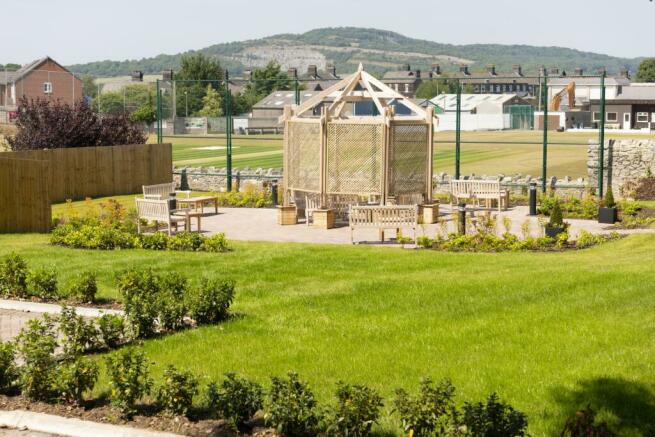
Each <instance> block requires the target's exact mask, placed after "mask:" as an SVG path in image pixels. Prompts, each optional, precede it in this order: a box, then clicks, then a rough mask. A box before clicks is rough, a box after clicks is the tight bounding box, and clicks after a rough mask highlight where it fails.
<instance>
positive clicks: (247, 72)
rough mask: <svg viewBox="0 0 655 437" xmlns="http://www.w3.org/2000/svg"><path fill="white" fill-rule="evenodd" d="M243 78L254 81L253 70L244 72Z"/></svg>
mask: <svg viewBox="0 0 655 437" xmlns="http://www.w3.org/2000/svg"><path fill="white" fill-rule="evenodd" d="M243 78H244V79H245V80H250V79H252V70H243Z"/></svg>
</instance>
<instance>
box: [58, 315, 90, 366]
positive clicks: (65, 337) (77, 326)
mask: <svg viewBox="0 0 655 437" xmlns="http://www.w3.org/2000/svg"><path fill="white" fill-rule="evenodd" d="M58 321H59V332H61V334H62V335H61V346H62V349H63V354H64V356H65V357H68V358H73V357H76V356H78V355H81V354H83V353H84V352H85V351H87V350H88V349H92V348H94V347H95V346H96V344H97V333H96V328H95V326H94V325H93V322H87V321H86V320H84V317H82V316H79V315H77V313H76V312H75V308H73V307H67V306H63V307H62V309H61V314H60V315H59V317H58Z"/></svg>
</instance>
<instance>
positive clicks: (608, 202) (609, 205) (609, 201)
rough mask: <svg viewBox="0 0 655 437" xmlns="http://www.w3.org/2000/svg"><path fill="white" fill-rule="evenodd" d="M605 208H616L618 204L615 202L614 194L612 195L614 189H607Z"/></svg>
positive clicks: (604, 200)
mask: <svg viewBox="0 0 655 437" xmlns="http://www.w3.org/2000/svg"><path fill="white" fill-rule="evenodd" d="M603 206H605V208H614V207H616V202H615V201H614V193H612V187H607V191H606V192H605V198H604V199H603Z"/></svg>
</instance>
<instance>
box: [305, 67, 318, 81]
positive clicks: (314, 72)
mask: <svg viewBox="0 0 655 437" xmlns="http://www.w3.org/2000/svg"><path fill="white" fill-rule="evenodd" d="M307 74H308V75H309V76H311V77H313V78H315V77H317V76H318V68H317V67H316V65H313V64H312V65H310V66H308V67H307Z"/></svg>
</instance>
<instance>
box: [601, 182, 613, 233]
mask: <svg viewBox="0 0 655 437" xmlns="http://www.w3.org/2000/svg"><path fill="white" fill-rule="evenodd" d="M616 216H617V214H616V202H615V201H614V194H613V193H612V187H609V188H608V189H607V193H605V198H604V199H603V200H602V202H601V203H600V208H598V223H605V224H609V225H613V224H614V223H616Z"/></svg>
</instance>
